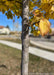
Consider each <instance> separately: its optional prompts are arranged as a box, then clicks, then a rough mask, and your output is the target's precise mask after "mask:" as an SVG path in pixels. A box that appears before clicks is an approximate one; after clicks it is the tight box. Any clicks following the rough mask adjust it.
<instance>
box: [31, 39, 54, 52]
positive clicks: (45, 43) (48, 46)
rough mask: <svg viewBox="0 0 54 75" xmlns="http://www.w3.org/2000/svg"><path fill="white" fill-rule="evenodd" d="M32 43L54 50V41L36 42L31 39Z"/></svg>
mask: <svg viewBox="0 0 54 75" xmlns="http://www.w3.org/2000/svg"><path fill="white" fill-rule="evenodd" d="M30 43H31V44H33V45H35V46H38V47H40V48H44V49H46V50H51V51H54V43H53V42H46V41H36V42H35V41H32V40H30Z"/></svg>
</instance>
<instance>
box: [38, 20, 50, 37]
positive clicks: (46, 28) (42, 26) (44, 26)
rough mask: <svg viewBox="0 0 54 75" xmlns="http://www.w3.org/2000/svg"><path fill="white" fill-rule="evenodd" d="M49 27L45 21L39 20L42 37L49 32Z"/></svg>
mask: <svg viewBox="0 0 54 75" xmlns="http://www.w3.org/2000/svg"><path fill="white" fill-rule="evenodd" d="M50 25H51V24H50V22H49V21H48V20H47V19H41V20H40V23H39V28H40V32H41V35H42V36H44V35H46V34H47V33H48V32H49V29H50Z"/></svg>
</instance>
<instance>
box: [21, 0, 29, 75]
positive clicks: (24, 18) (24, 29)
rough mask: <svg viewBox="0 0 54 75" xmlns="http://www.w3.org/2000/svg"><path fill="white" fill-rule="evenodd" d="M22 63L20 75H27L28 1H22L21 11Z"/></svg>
mask: <svg viewBox="0 0 54 75" xmlns="http://www.w3.org/2000/svg"><path fill="white" fill-rule="evenodd" d="M22 12H23V13H22V62H21V75H28V62H29V25H28V23H29V0H23V9H22Z"/></svg>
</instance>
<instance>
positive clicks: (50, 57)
mask: <svg viewBox="0 0 54 75" xmlns="http://www.w3.org/2000/svg"><path fill="white" fill-rule="evenodd" d="M0 43H2V44H5V45H8V46H10V47H13V48H17V49H20V50H22V45H21V44H18V43H14V42H11V41H4V40H0ZM29 53H31V54H33V55H35V56H39V57H42V58H44V59H47V60H49V61H52V62H54V52H49V51H45V50H41V49H39V48H34V47H29Z"/></svg>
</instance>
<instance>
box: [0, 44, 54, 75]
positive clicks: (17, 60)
mask: <svg viewBox="0 0 54 75" xmlns="http://www.w3.org/2000/svg"><path fill="white" fill-rule="evenodd" d="M20 69H21V51H20V50H18V49H15V48H12V47H9V46H6V45H2V44H0V75H20ZM36 72H37V73H48V72H49V73H50V72H51V73H52V72H54V63H53V62H50V61H48V60H45V59H43V58H40V57H37V56H34V55H32V54H29V73H36Z"/></svg>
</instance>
